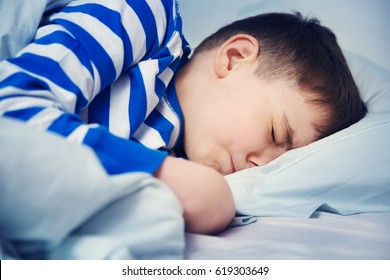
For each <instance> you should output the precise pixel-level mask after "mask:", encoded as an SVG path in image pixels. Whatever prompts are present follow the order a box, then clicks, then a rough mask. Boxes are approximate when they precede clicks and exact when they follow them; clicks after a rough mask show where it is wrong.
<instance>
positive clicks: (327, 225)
mask: <svg viewBox="0 0 390 280" xmlns="http://www.w3.org/2000/svg"><path fill="white" fill-rule="evenodd" d="M389 236H390V213H362V214H356V215H352V216H341V215H336V214H331V213H325V212H315V214H314V215H313V217H312V218H311V219H302V218H294V217H272V218H271V217H264V218H259V219H258V220H257V222H255V223H252V224H249V225H246V226H242V227H233V228H229V229H228V230H227V231H225V232H224V233H222V234H220V235H217V236H205V235H199V234H187V235H186V243H187V247H186V253H185V257H186V258H187V259H192V260H196V259H241V260H245V259H246V260H249V259H257V260H262V259H265V260H299V259H303V260H310V259H316V260H344V259H349V260H358V259H363V260H367V259H370V260H379V259H385V260H389V259H390V238H389Z"/></svg>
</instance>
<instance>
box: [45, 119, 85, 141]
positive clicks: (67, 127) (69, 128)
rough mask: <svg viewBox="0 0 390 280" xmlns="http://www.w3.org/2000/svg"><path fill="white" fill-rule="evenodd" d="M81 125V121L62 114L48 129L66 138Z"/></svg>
mask: <svg viewBox="0 0 390 280" xmlns="http://www.w3.org/2000/svg"><path fill="white" fill-rule="evenodd" d="M81 124H82V121H81V119H80V118H79V117H78V116H77V115H74V114H62V115H61V116H60V117H59V118H58V119H56V120H55V121H54V122H53V123H52V124H51V125H50V126H49V128H48V130H49V131H53V132H56V133H58V134H60V135H63V136H68V135H69V134H71V133H72V132H73V131H74V130H75V129H76V128H78V127H79V126H80V125H81Z"/></svg>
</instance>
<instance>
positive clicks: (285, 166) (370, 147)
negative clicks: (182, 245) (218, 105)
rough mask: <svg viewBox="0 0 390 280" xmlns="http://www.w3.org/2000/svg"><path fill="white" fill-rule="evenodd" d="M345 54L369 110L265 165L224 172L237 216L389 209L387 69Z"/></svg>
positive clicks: (389, 77) (389, 75)
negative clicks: (331, 133)
mask: <svg viewBox="0 0 390 280" xmlns="http://www.w3.org/2000/svg"><path fill="white" fill-rule="evenodd" d="M346 58H347V61H348V64H349V66H350V69H351V71H352V74H353V76H354V78H355V81H356V83H357V85H358V87H359V89H360V91H361V94H362V98H363V100H364V101H365V102H366V103H367V104H368V109H369V113H368V114H367V115H366V117H365V118H363V119H362V120H361V121H359V122H358V123H356V124H354V125H352V126H350V127H348V128H346V129H344V130H342V131H339V132H337V133H335V134H333V135H331V136H329V137H326V138H324V139H321V140H319V141H317V142H314V143H312V144H310V145H308V146H305V147H302V148H299V149H295V150H291V151H289V152H287V153H285V154H283V155H282V156H280V157H279V158H277V159H275V160H274V161H272V162H270V163H269V164H267V165H266V166H262V167H255V168H251V169H246V170H243V171H240V172H237V173H234V174H231V175H228V176H226V179H227V181H228V182H229V184H230V186H231V189H232V191H233V195H234V199H235V203H236V208H237V212H238V214H241V215H254V216H298V217H310V216H311V215H312V214H313V212H315V211H316V210H321V211H329V212H333V213H338V214H343V215H349V214H355V213H361V212H387V211H390V203H389V202H390V172H389V171H390V145H389V143H388V142H389V139H390V72H389V71H388V70H385V69H383V68H381V67H380V66H378V65H376V64H375V63H373V62H371V61H370V60H368V59H366V58H364V57H362V56H358V55H355V54H352V53H346Z"/></svg>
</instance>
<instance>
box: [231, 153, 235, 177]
mask: <svg viewBox="0 0 390 280" xmlns="http://www.w3.org/2000/svg"><path fill="white" fill-rule="evenodd" d="M230 164H231V168H230V174H231V173H234V172H236V167H235V166H234V160H233V157H232V156H230Z"/></svg>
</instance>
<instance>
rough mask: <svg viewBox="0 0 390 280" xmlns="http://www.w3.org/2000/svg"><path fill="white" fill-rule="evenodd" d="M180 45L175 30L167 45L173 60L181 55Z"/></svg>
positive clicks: (180, 41)
mask: <svg viewBox="0 0 390 280" xmlns="http://www.w3.org/2000/svg"><path fill="white" fill-rule="evenodd" d="M182 44H183V42H182V40H181V37H180V33H179V32H177V31H176V30H175V31H174V33H173V35H172V37H171V39H170V40H169V42H168V44H167V47H168V49H169V52H170V53H171V54H172V55H173V56H174V57H175V58H177V57H180V56H181V55H182V54H183V49H182Z"/></svg>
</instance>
